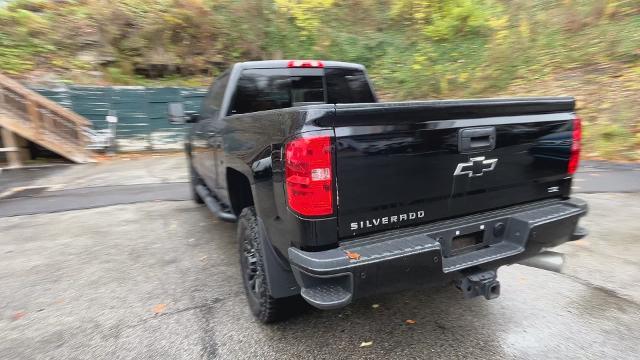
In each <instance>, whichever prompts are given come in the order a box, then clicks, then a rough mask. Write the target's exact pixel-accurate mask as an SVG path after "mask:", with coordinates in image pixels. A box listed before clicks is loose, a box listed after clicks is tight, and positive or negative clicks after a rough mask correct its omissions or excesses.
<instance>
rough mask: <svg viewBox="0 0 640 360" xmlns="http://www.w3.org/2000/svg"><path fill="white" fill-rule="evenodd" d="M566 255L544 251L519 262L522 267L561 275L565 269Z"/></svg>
mask: <svg viewBox="0 0 640 360" xmlns="http://www.w3.org/2000/svg"><path fill="white" fill-rule="evenodd" d="M564 263H565V258H564V254H561V253H558V252H555V251H544V252H541V253H539V254H538V255H534V256H532V257H530V258H528V259H524V260H522V261H520V262H519V264H520V265H525V266H530V267H534V268H537V269H542V270H547V271H553V272H557V273H561V272H562V269H563V267H564Z"/></svg>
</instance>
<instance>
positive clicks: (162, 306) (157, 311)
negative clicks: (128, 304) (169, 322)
mask: <svg viewBox="0 0 640 360" xmlns="http://www.w3.org/2000/svg"><path fill="white" fill-rule="evenodd" d="M166 308H167V304H158V305H156V306H154V307H153V312H154V313H155V314H156V315H157V314H160V313H163V312H164V309H166Z"/></svg>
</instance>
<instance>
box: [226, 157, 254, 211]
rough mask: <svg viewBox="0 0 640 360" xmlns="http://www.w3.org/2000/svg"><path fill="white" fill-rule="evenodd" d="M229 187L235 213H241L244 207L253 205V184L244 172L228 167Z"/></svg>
mask: <svg viewBox="0 0 640 360" xmlns="http://www.w3.org/2000/svg"><path fill="white" fill-rule="evenodd" d="M227 189H229V202H231V209H232V210H233V213H234V214H236V215H240V213H241V212H242V209H244V208H246V207H247V206H252V205H253V194H252V192H251V184H250V183H249V179H248V178H247V177H246V176H245V175H244V174H243V173H241V172H239V171H237V170H234V169H232V168H227Z"/></svg>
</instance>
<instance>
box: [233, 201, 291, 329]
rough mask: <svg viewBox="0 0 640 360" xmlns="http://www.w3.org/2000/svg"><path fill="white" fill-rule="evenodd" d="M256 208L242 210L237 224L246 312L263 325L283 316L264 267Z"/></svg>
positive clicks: (280, 302) (282, 310) (281, 304)
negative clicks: (247, 304) (249, 311)
mask: <svg viewBox="0 0 640 360" xmlns="http://www.w3.org/2000/svg"><path fill="white" fill-rule="evenodd" d="M261 235H262V234H261V232H260V227H259V226H258V219H257V216H256V210H255V208H254V207H253V206H252V207H248V208H245V209H244V210H242V213H241V214H240V219H239V221H238V242H239V245H240V268H241V271H242V282H243V284H244V289H245V292H246V294H247V301H248V302H249V308H250V309H251V312H252V313H253V315H254V316H255V317H256V318H257V319H258V320H260V321H261V322H263V323H270V322H275V321H278V320H281V319H282V318H283V317H284V315H285V313H284V309H283V301H284V300H286V299H276V298H274V297H272V296H271V291H270V288H269V284H268V282H267V274H266V273H265V266H264V249H263V248H262V242H261V238H260V237H261Z"/></svg>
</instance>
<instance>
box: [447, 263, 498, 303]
mask: <svg viewBox="0 0 640 360" xmlns="http://www.w3.org/2000/svg"><path fill="white" fill-rule="evenodd" d="M456 286H457V287H458V289H460V290H461V291H462V295H463V296H464V298H465V299H470V298H473V297H476V296H480V295H482V296H484V298H485V299H487V300H491V299H495V298H497V297H498V296H500V282H499V281H498V275H497V273H496V271H495V270H489V271H483V272H478V273H473V274H470V275H466V276H465V275H463V277H462V278H460V279H459V280H458V281H457V282H456Z"/></svg>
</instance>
